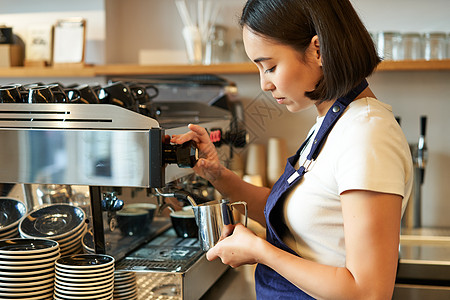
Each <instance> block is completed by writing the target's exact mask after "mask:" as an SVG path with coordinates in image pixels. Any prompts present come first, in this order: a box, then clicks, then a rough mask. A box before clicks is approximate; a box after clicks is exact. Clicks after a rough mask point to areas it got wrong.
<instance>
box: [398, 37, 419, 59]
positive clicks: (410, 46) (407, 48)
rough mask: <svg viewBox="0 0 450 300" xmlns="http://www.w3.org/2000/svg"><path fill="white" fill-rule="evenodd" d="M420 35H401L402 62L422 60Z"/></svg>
mask: <svg viewBox="0 0 450 300" xmlns="http://www.w3.org/2000/svg"><path fill="white" fill-rule="evenodd" d="M422 48H423V47H422V35H421V34H420V33H418V32H407V33H403V34H402V52H403V55H402V56H403V59H404V60H419V59H423V58H424V56H423V51H422Z"/></svg>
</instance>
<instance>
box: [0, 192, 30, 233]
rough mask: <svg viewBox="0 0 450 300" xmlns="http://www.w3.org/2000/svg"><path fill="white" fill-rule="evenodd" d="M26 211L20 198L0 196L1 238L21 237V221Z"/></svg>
mask: <svg viewBox="0 0 450 300" xmlns="http://www.w3.org/2000/svg"><path fill="white" fill-rule="evenodd" d="M26 212H27V208H26V207H25V205H24V204H23V203H22V202H20V201H19V200H16V199H12V198H7V197H0V240H4V239H12V238H16V237H19V230H18V227H19V222H20V220H21V219H22V218H23V216H25V214H26Z"/></svg>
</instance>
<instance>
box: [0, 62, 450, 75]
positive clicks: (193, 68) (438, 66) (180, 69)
mask: <svg viewBox="0 0 450 300" xmlns="http://www.w3.org/2000/svg"><path fill="white" fill-rule="evenodd" d="M385 71H389V72H394V71H450V59H447V60H435V61H425V60H421V61H384V62H382V63H381V64H380V65H379V66H378V68H377V72H385ZM167 74H178V75H187V74H258V69H257V68H256V66H255V65H254V64H253V63H251V62H248V63H232V64H229V63H226V64H217V65H149V66H141V65H123V64H117V65H114V64H112V65H97V66H84V67H67V66H66V67H45V68H40V67H12V68H0V78H17V77H96V76H133V75H167Z"/></svg>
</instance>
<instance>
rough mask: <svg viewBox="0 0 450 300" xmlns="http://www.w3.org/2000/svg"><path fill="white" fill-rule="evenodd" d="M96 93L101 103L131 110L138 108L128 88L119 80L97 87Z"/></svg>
mask: <svg viewBox="0 0 450 300" xmlns="http://www.w3.org/2000/svg"><path fill="white" fill-rule="evenodd" d="M97 93H98V97H99V101H100V103H101V104H114V105H118V106H121V107H124V108H128V109H131V110H133V111H137V110H138V109H137V106H136V101H135V100H134V98H133V96H132V94H131V90H130V88H129V87H128V86H127V85H126V84H125V83H123V82H121V81H118V82H114V83H111V84H109V85H107V86H105V87H103V88H101V89H99V90H98V92H97Z"/></svg>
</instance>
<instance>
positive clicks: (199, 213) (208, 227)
mask: <svg viewBox="0 0 450 300" xmlns="http://www.w3.org/2000/svg"><path fill="white" fill-rule="evenodd" d="M234 205H243V206H244V208H245V220H244V225H245V226H247V203H246V202H243V201H239V202H234V203H230V201H229V200H220V201H209V202H206V203H204V204H200V205H197V206H193V207H192V208H193V210H194V214H195V220H196V222H197V226H198V238H199V241H200V245H201V247H202V249H203V250H204V251H208V250H209V249H211V248H212V247H214V246H215V245H216V244H217V242H219V240H220V238H221V237H226V236H228V235H230V234H231V233H232V225H234V218H233V206H234Z"/></svg>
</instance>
